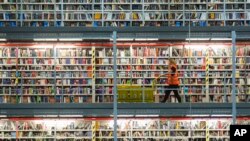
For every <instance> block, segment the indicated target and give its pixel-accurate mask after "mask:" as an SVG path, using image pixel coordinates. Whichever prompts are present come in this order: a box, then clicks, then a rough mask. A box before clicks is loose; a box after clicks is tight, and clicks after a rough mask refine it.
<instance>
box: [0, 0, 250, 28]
mask: <svg viewBox="0 0 250 141" xmlns="http://www.w3.org/2000/svg"><path fill="white" fill-rule="evenodd" d="M0 3H1V6H0V23H1V24H0V25H1V26H6V27H7V26H12V27H15V26H21V27H22V26H25V27H41V26H43V27H48V26H55V27H58V26H70V27H75V26H84V27H98V26H101V27H109V26H118V27H126V26H137V27H138V26H176V27H180V26H189V25H192V26H202V27H203V26H246V25H249V21H250V17H249V10H248V9H249V6H250V2H249V1H248V0H237V1H231V0H33V1H27V0H1V1H0Z"/></svg>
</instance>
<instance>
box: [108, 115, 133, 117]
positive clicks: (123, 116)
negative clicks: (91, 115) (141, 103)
mask: <svg viewBox="0 0 250 141" xmlns="http://www.w3.org/2000/svg"><path fill="white" fill-rule="evenodd" d="M110 117H114V115H110ZM117 117H134V115H117Z"/></svg>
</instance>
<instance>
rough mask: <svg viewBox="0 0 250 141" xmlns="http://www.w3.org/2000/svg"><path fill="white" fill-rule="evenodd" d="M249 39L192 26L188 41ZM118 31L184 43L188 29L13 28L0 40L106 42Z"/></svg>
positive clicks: (246, 33) (242, 31)
mask: <svg viewBox="0 0 250 141" xmlns="http://www.w3.org/2000/svg"><path fill="white" fill-rule="evenodd" d="M232 30H235V31H236V32H237V35H238V37H237V39H241V40H247V39H249V38H250V27H191V30H190V31H191V34H190V37H191V38H231V31H232ZM113 31H117V37H118V38H158V39H160V40H185V39H186V38H188V37H189V34H188V32H189V30H188V27H123V28H117V27H16V28H13V27H11V28H8V27H5V28H0V38H6V39H7V40H10V41H30V40H33V39H34V38H83V39H86V40H88V39H94V40H98V39H107V40H109V39H110V38H111V36H112V32H113Z"/></svg>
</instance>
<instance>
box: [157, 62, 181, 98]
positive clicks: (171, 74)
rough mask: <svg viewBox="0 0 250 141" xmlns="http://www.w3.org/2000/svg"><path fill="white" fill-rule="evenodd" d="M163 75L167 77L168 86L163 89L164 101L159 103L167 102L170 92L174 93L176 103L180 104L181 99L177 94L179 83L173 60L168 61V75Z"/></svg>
mask: <svg viewBox="0 0 250 141" xmlns="http://www.w3.org/2000/svg"><path fill="white" fill-rule="evenodd" d="M165 75H166V76H167V80H168V81H167V82H168V86H165V87H164V88H165V90H164V92H165V96H164V99H163V100H162V101H161V103H165V102H166V101H167V100H168V98H169V96H170V93H171V92H172V91H173V92H174V95H175V97H176V98H177V100H178V102H179V103H181V97H180V95H179V93H178V89H179V85H180V82H179V78H178V72H177V65H176V62H175V60H173V59H170V60H169V65H168V73H167V74H165Z"/></svg>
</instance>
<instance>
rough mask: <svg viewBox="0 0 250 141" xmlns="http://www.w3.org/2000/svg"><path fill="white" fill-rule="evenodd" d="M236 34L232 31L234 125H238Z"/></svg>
mask: <svg viewBox="0 0 250 141" xmlns="http://www.w3.org/2000/svg"><path fill="white" fill-rule="evenodd" d="M235 44H236V33H235V31H232V55H233V56H232V63H233V64H232V65H233V70H232V74H233V77H232V90H233V91H232V116H233V124H236V93H235V90H236V86H235V73H236V56H235V55H236V47H235Z"/></svg>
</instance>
